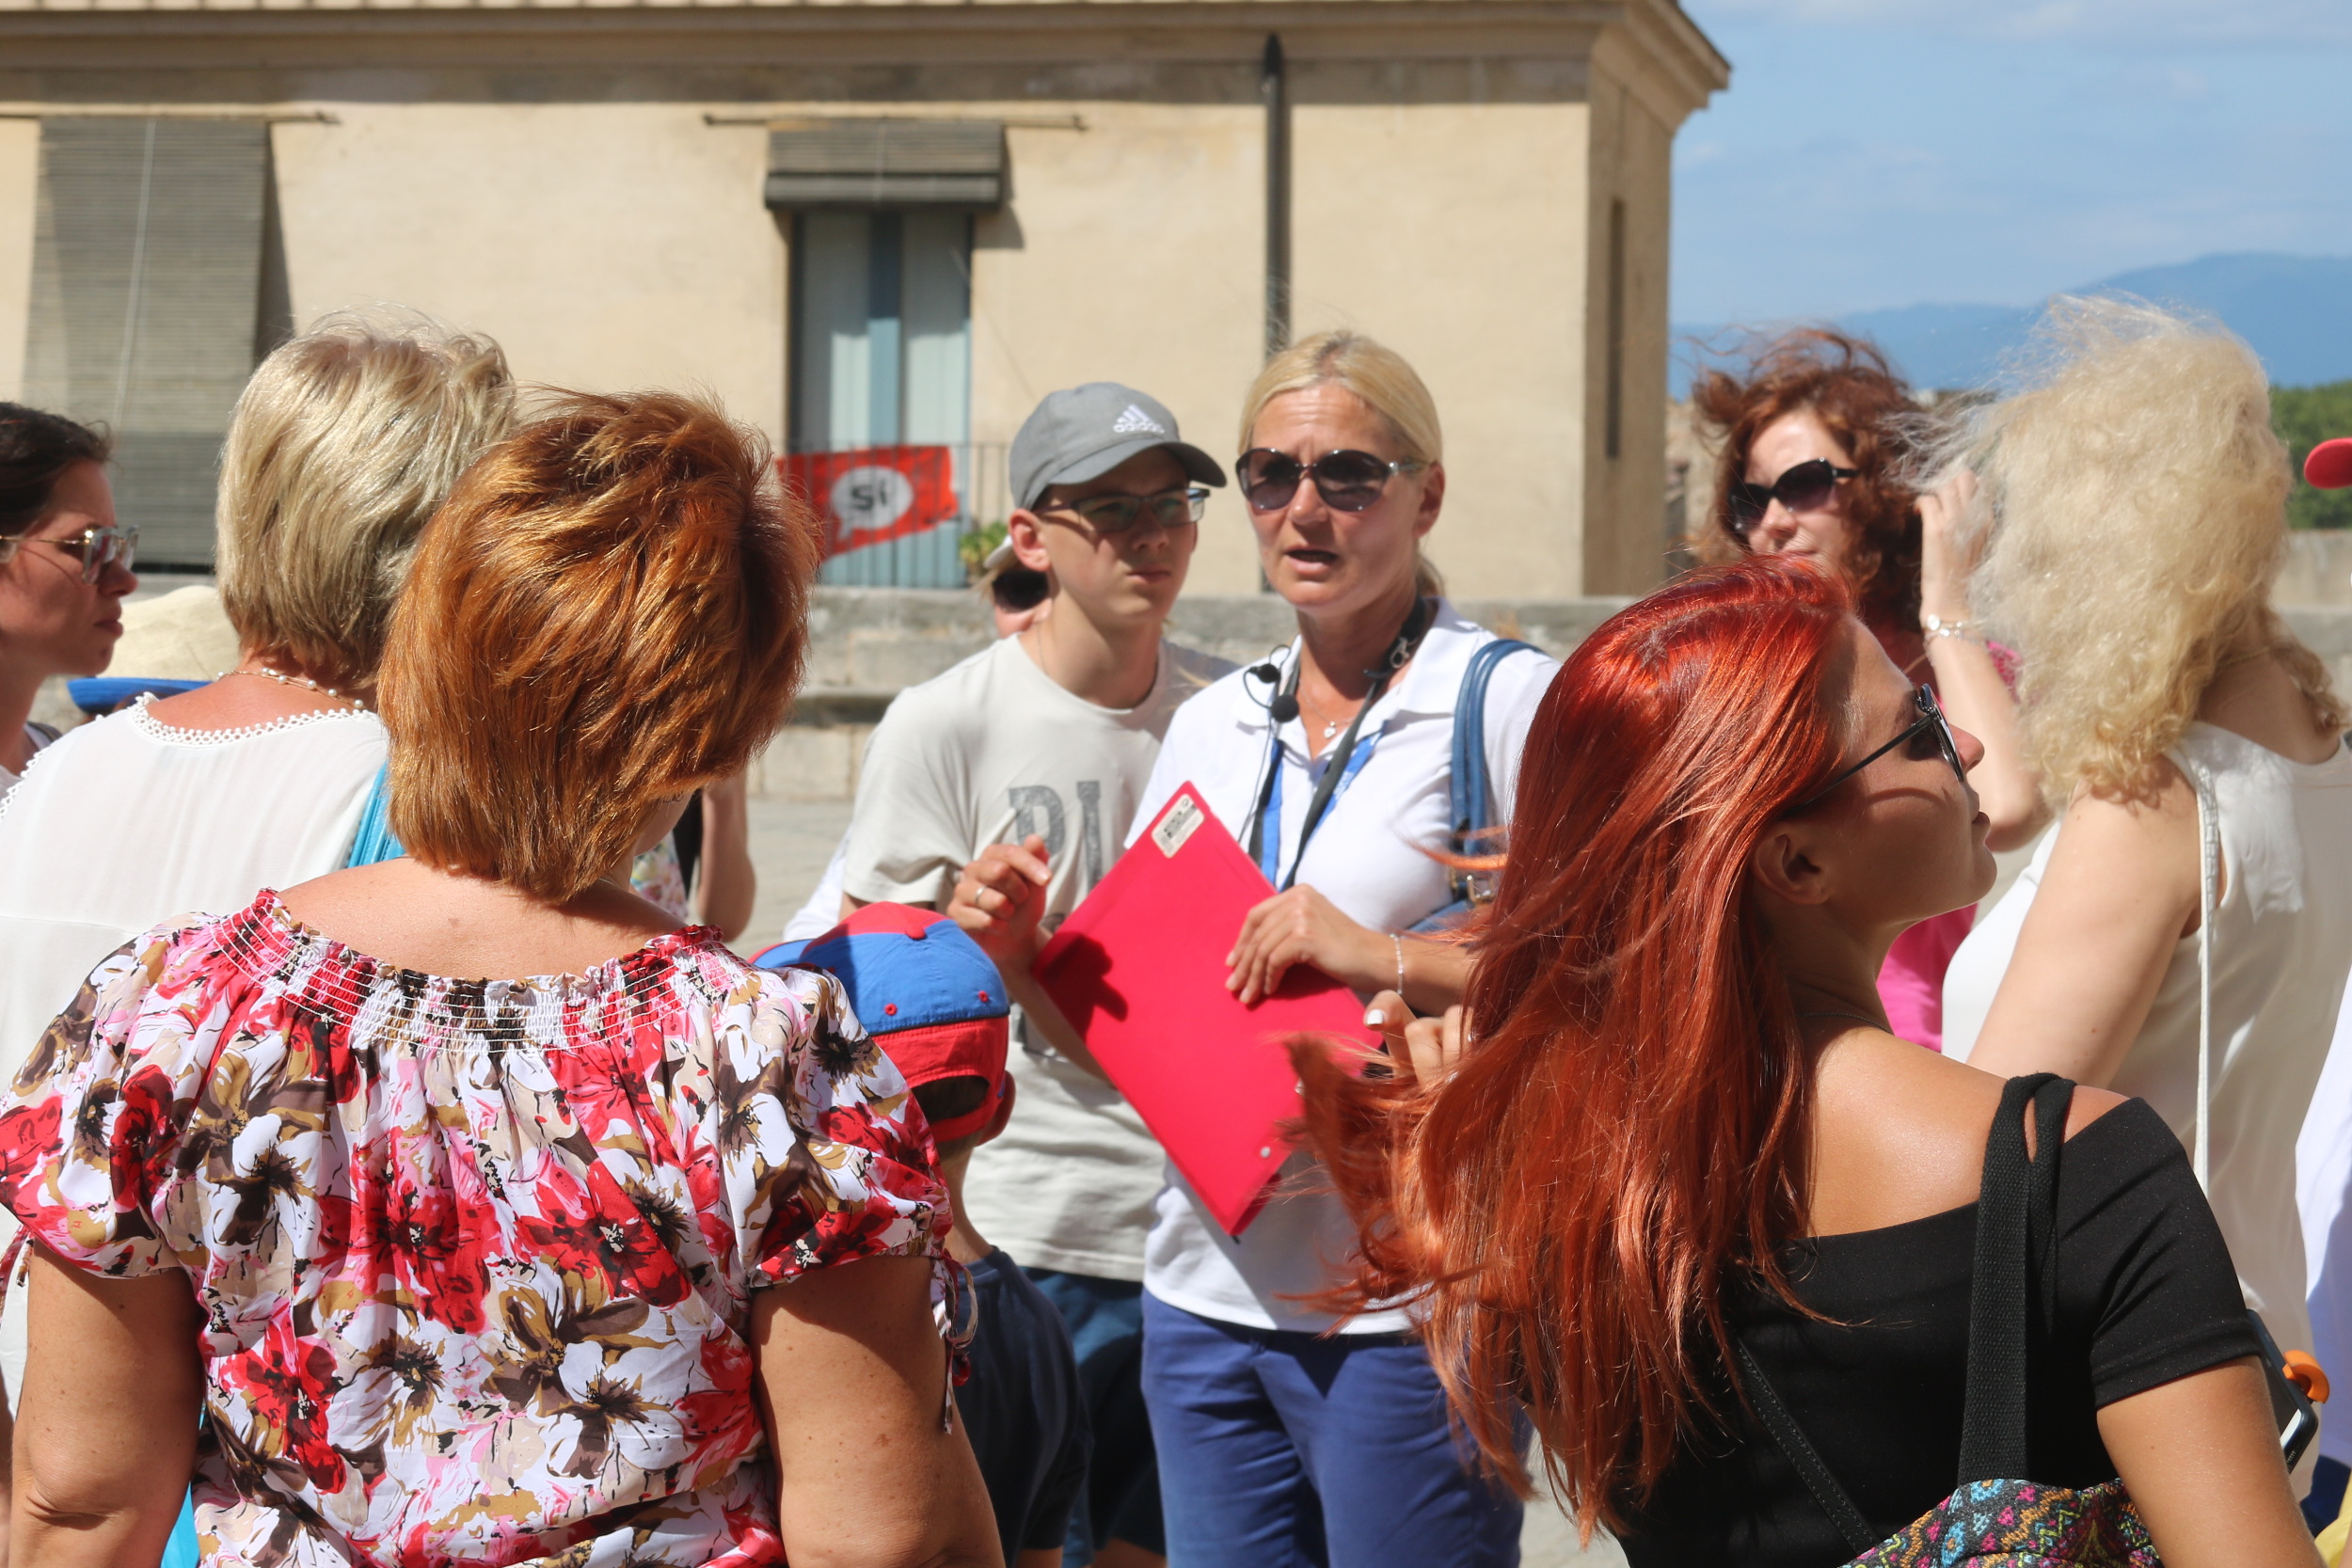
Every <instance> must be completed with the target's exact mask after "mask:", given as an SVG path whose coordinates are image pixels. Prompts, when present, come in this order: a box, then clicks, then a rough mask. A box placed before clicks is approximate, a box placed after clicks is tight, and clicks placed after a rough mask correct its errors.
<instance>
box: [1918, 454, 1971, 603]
mask: <svg viewBox="0 0 2352 1568" xmlns="http://www.w3.org/2000/svg"><path fill="white" fill-rule="evenodd" d="M1976 503H1977V476H1976V475H1975V474H1973V473H1971V472H1969V471H1968V470H1967V469H1966V468H1956V469H1954V470H1953V471H1952V474H1951V476H1950V477H1949V478H1948V479H1947V480H1945V482H1944V483H1942V484H1940V485H1938V486H1936V488H1935V490H1934V492H1933V493H1932V494H1931V495H1925V496H1921V497H1920V498H1919V612H1920V613H1921V614H1922V615H1933V616H1936V617H1937V618H1939V619H1941V620H1945V621H1965V620H1966V619H1967V618H1968V575H1969V573H1970V572H1972V571H1974V570H1975V568H1976V561H1975V559H1974V551H1973V550H1972V549H1970V548H1969V545H1970V543H1971V542H1970V541H1968V540H1967V539H1965V538H1964V537H1963V525H1965V523H1966V522H1967V520H1968V515H1969V514H1970V513H1971V512H1972V511H1974V510H1975V508H1976Z"/></svg>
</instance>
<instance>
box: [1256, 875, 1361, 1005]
mask: <svg viewBox="0 0 2352 1568" xmlns="http://www.w3.org/2000/svg"><path fill="white" fill-rule="evenodd" d="M1375 948H1377V950H1378V951H1377V953H1376V955H1375V952H1374V949H1375ZM1393 953H1394V950H1393V949H1392V948H1391V945H1390V942H1389V939H1388V936H1387V934H1386V933H1385V932H1380V931H1373V930H1368V929H1366V928H1365V927H1361V926H1359V925H1357V924H1356V923H1355V922H1354V921H1352V920H1350V919H1348V918H1347V916H1345V915H1343V914H1342V913H1340V911H1338V910H1337V909H1336V908H1334V907H1333V905H1332V903H1331V900H1329V899H1328V898H1326V897H1325V896H1324V895H1322V894H1320V893H1317V892H1316V891H1315V890H1314V889H1313V888H1311V887H1306V886H1299V887H1295V888H1292V889H1291V890H1290V891H1289V892H1287V893H1278V894H1276V895H1274V896H1273V897H1271V898H1269V899H1267V900H1265V901H1264V902H1263V903H1262V904H1260V905H1259V906H1258V907H1257V908H1255V909H1253V910H1251V911H1249V913H1248V915H1246V916H1245V917H1243V920H1242V923H1241V934H1240V935H1239V936H1236V937H1235V938H1234V939H1233V950H1232V952H1230V953H1228V954H1226V955H1225V963H1226V967H1227V968H1228V969H1229V970H1230V971H1231V973H1230V974H1227V975H1226V976H1225V989H1226V990H1230V991H1232V993H1233V994H1234V995H1236V996H1238V997H1240V998H1241V1001H1242V1006H1255V1005H1256V1004H1257V1003H1259V1002H1260V1001H1262V1000H1263V999H1264V998H1266V997H1268V996H1271V995H1273V994H1274V991H1275V990H1276V988H1277V987H1279V986H1280V985H1281V983H1282V976H1283V975H1284V974H1288V973H1289V972H1290V967H1291V965H1293V964H1300V963H1303V964H1311V965H1313V966H1314V967H1315V968H1317V969H1319V970H1321V971H1323V973H1324V974H1328V975H1329V976H1331V978H1333V979H1334V980H1338V981H1341V982H1343V984H1346V985H1349V986H1352V987H1354V988H1355V989H1356V990H1359V991H1361V990H1375V989H1377V988H1378V987H1379V985H1380V984H1381V982H1382V981H1384V980H1390V981H1392V980H1393V979H1394V978H1395V974H1396V964H1395V960H1394V957H1393Z"/></svg>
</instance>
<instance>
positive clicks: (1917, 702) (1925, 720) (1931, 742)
mask: <svg viewBox="0 0 2352 1568" xmlns="http://www.w3.org/2000/svg"><path fill="white" fill-rule="evenodd" d="M1911 701H1912V705H1913V706H1914V707H1915V708H1917V709H1918V712H1919V717H1918V718H1917V719H1915V720H1914V721H1912V723H1911V726H1910V728H1908V729H1906V730H1904V731H1903V733H1902V734H1900V735H1899V736H1896V737H1895V738H1894V739H1892V740H1890V741H1888V742H1887V743H1886V744H1885V745H1883V746H1882V747H1880V748H1879V749H1878V750H1877V751H1875V752H1871V753H1870V754H1869V755H1868V756H1867V757H1864V758H1863V759H1862V760H1861V761H1860V762H1857V763H1855V764H1854V765H1853V766H1852V767H1851V768H1845V769H1843V770H1842V771H1840V772H1839V773H1838V775H1837V777H1836V778H1834V779H1832V780H1830V782H1829V783H1827V784H1823V785H1822V786H1821V787H1820V788H1819V789H1817V790H1815V791H1814V792H1813V793H1812V794H1810V795H1808V796H1806V797H1805V798H1804V800H1800V801H1798V802H1797V803H1796V804H1795V805H1793V806H1790V807H1789V808H1788V809H1789V810H1790V811H1803V810H1804V808H1805V807H1807V806H1810V805H1816V804H1819V803H1820V801H1822V800H1827V799H1829V796H1830V792H1831V791H1832V790H1835V789H1836V787H1837V786H1838V785H1839V784H1844V783H1845V782H1846V781H1847V780H1848V779H1851V778H1852V777H1853V776H1854V775H1855V774H1856V773H1859V772H1861V771H1862V770H1863V769H1864V768H1867V767H1869V766H1870V764H1872V763H1874V762H1876V761H1878V759H1879V758H1881V757H1883V756H1884V755H1885V754H1886V753H1887V752H1891V751H1893V750H1894V749H1895V748H1896V747H1898V746H1901V745H1905V744H1909V745H1911V746H1912V747H1913V748H1914V750H1913V752H1912V756H1913V758H1914V760H1915V761H1919V762H1925V761H1926V760H1927V759H1928V758H1929V756H1930V755H1931V754H1932V753H1931V752H1927V751H1925V750H1921V749H1920V748H1922V747H1924V746H1932V747H1934V749H1935V750H1936V751H1938V752H1943V753H1944V760H1945V761H1946V762H1948V763H1950V764H1951V765H1952V771H1953V772H1954V773H1957V774H1958V775H1960V782H1961V783H1962V784H1966V783H1967V782H1968V769H1967V768H1966V767H1965V766H1964V765H1963V763H1962V762H1961V760H1960V741H1959V739H1958V738H1957V737H1955V736H1953V734H1952V726H1951V721H1949V720H1947V719H1946V718H1945V717H1944V709H1943V707H1942V706H1941V705H1938V704H1937V702H1936V700H1935V692H1934V691H1933V690H1932V689H1930V688H1928V687H1924V686H1922V687H1918V688H1916V689H1914V690H1913V692H1912V694H1911Z"/></svg>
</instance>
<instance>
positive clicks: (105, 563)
mask: <svg viewBox="0 0 2352 1568" xmlns="http://www.w3.org/2000/svg"><path fill="white" fill-rule="evenodd" d="M20 545H47V546H50V547H51V548H53V549H60V550H72V552H73V553H74V554H76V555H78V556H80V557H81V558H82V580H83V581H84V582H96V581H97V580H98V575H99V574H100V573H101V572H103V571H104V570H105V569H106V568H107V567H109V566H120V567H121V568H122V569H123V570H124V571H126V572H127V571H129V570H130V569H131V562H132V561H133V560H134V559H135V558H136V557H137V555H138V551H139V531H138V530H137V529H135V528H128V527H120V526H118V527H115V528H90V529H84V530H83V531H82V536H81V537H80V538H79V539H26V538H24V537H23V536H21V535H19V536H17V537H14V538H8V539H0V566H5V565H7V564H8V562H11V561H13V560H15V559H16V551H17V546H20Z"/></svg>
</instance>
